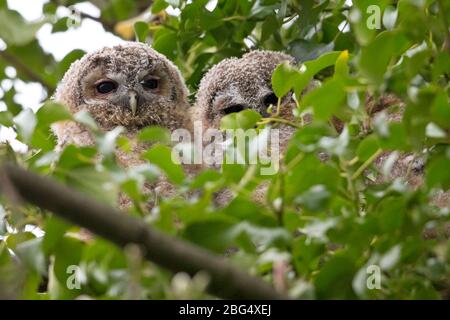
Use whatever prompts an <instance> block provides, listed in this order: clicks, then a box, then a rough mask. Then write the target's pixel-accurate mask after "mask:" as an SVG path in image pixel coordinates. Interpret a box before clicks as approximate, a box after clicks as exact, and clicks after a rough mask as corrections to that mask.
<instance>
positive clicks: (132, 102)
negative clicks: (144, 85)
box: [129, 91, 138, 116]
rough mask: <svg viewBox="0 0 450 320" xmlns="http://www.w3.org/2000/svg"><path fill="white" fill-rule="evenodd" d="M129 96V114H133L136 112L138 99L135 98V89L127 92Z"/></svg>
mask: <svg viewBox="0 0 450 320" xmlns="http://www.w3.org/2000/svg"><path fill="white" fill-rule="evenodd" d="M129 97H130V108H131V114H132V115H133V116H134V115H135V114H136V109H137V104H138V101H137V100H138V99H137V93H136V92H135V91H130V92H129Z"/></svg>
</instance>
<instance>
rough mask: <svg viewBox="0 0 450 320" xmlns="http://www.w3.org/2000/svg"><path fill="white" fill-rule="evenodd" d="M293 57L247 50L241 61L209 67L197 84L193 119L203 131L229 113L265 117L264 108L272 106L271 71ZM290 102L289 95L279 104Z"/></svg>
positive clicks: (275, 97)
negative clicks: (252, 114) (251, 113)
mask: <svg viewBox="0 0 450 320" xmlns="http://www.w3.org/2000/svg"><path fill="white" fill-rule="evenodd" d="M284 61H288V62H289V63H291V64H294V58H293V57H291V56H289V55H287V54H284V53H281V52H274V51H251V52H249V53H247V54H245V55H244V56H243V57H242V58H240V59H238V58H229V59H225V60H223V61H221V62H220V63H219V64H217V65H215V66H214V67H213V68H211V69H210V70H209V71H208V72H207V73H206V75H205V76H204V77H203V79H202V80H201V82H200V86H199V89H198V92H197V96H196V103H195V107H194V119H195V120H200V121H202V124H203V126H204V127H205V128H218V127H219V125H220V119H221V118H222V117H223V116H225V115H227V114H230V113H234V112H239V111H242V110H244V109H252V110H255V111H257V112H259V113H260V114H261V115H263V116H267V115H268V112H267V108H268V107H269V106H270V105H276V104H277V102H278V98H277V96H276V95H275V94H274V93H273V91H272V84H271V81H272V73H273V71H274V70H275V68H276V67H277V66H278V65H279V64H281V63H283V62H284ZM289 102H292V96H291V94H288V95H287V96H286V97H284V98H283V100H282V105H286V104H288V103H289Z"/></svg>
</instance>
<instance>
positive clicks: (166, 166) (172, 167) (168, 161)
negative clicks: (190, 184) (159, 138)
mask: <svg viewBox="0 0 450 320" xmlns="http://www.w3.org/2000/svg"><path fill="white" fill-rule="evenodd" d="M142 157H143V158H144V159H146V160H148V161H150V162H151V163H153V164H155V165H157V166H158V167H160V168H161V169H162V170H163V171H164V172H165V173H166V174H167V178H169V180H170V181H172V182H173V183H175V184H180V183H182V182H183V180H184V172H183V169H182V167H181V166H180V164H178V163H175V161H174V160H175V159H173V158H172V150H171V149H170V148H169V147H166V146H163V145H155V146H153V147H152V148H151V149H150V150H148V151H146V152H145V153H144V154H143V156H142Z"/></svg>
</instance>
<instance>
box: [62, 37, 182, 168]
mask: <svg viewBox="0 0 450 320" xmlns="http://www.w3.org/2000/svg"><path fill="white" fill-rule="evenodd" d="M187 95H188V90H187V88H186V86H185V84H184V80H183V78H182V76H181V74H180V72H179V71H178V69H177V67H176V66H175V65H174V64H173V63H172V62H171V61H169V60H168V59H167V58H166V57H164V56H163V55H161V54H159V53H158V52H156V51H155V50H153V49H151V48H150V47H149V46H147V45H145V44H141V43H136V42H127V43H125V44H123V45H118V46H115V47H106V48H103V49H101V50H98V51H95V52H92V53H89V54H86V55H85V56H84V57H83V58H81V59H80V60H78V61H76V62H74V63H73V64H72V66H71V67H70V68H69V70H68V71H67V73H66V74H65V76H64V78H63V79H62V81H61V83H60V84H59V86H58V88H57V90H56V94H55V96H54V99H55V100H56V101H57V102H60V103H62V104H64V105H66V106H67V107H68V108H69V109H70V111H71V112H72V113H76V112H79V111H81V110H86V111H88V112H89V113H90V115H91V116H92V117H93V118H94V119H95V121H96V122H97V124H98V125H99V127H100V129H101V130H103V131H109V130H112V129H114V128H115V127H117V126H122V127H124V128H125V132H124V135H125V136H127V137H129V138H133V137H134V136H135V134H136V133H137V131H138V130H139V129H141V128H143V127H146V126H151V125H157V126H161V127H164V128H167V129H169V130H174V129H177V128H187V129H189V128H190V117H189V113H188V107H189V103H188V100H187ZM53 130H54V132H55V134H56V136H57V138H58V148H59V149H61V148H63V147H64V146H65V145H67V144H75V145H78V146H88V145H92V144H94V138H93V136H92V135H91V133H90V132H89V131H88V130H87V128H85V127H84V126H83V125H81V124H79V123H76V122H72V121H66V122H62V123H57V124H56V125H55V126H54V127H53ZM131 141H132V144H133V145H132V147H133V152H131V153H125V152H121V151H117V152H116V155H117V159H118V161H119V163H120V164H121V165H122V166H124V167H130V166H134V165H137V164H140V163H142V160H141V159H140V153H141V151H143V150H144V149H145V148H146V147H147V146H145V145H142V144H139V143H137V142H136V141H135V140H133V139H131Z"/></svg>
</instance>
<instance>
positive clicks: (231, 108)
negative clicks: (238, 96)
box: [222, 104, 245, 114]
mask: <svg viewBox="0 0 450 320" xmlns="http://www.w3.org/2000/svg"><path fill="white" fill-rule="evenodd" d="M244 109H245V108H244V106H242V105H240V104H233V105H231V106H229V107H226V108H225V109H223V110H222V113H224V114H230V113H235V112H240V111H242V110H244Z"/></svg>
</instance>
